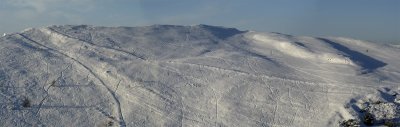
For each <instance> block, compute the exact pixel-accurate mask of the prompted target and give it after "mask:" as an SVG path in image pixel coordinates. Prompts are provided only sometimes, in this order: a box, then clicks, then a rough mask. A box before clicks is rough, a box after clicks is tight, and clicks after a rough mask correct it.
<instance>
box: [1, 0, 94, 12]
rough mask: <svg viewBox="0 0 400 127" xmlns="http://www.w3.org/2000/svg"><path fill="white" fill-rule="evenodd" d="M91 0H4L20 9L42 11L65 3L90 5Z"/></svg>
mask: <svg viewBox="0 0 400 127" xmlns="http://www.w3.org/2000/svg"><path fill="white" fill-rule="evenodd" d="M92 2H93V0H6V3H7V4H9V5H12V6H15V7H19V8H22V9H32V10H34V11H36V12H39V13H42V12H45V11H49V9H50V8H52V7H56V6H65V5H68V4H69V5H71V4H73V5H90V3H92Z"/></svg>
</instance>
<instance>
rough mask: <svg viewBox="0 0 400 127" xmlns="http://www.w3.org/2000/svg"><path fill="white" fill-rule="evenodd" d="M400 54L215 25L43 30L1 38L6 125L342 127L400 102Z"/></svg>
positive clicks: (0, 114)
mask: <svg viewBox="0 0 400 127" xmlns="http://www.w3.org/2000/svg"><path fill="white" fill-rule="evenodd" d="M399 52H400V49H399V48H395V47H391V46H385V45H379V44H375V43H370V42H365V41H360V40H354V39H349V38H313V37H298V36H291V35H285V34H280V33H260V32H254V31H240V30H237V29H233V28H224V27H216V26H208V25H196V26H173V25H153V26H146V27H93V26H87V25H79V26H72V25H65V26H50V27H45V28H32V29H27V30H25V31H23V32H21V33H13V34H7V35H5V36H3V37H1V38H0V100H1V101H0V125H1V126H42V125H44V126H83V127H86V126H140V127H141V126H149V127H155V126H202V127H203V126H204V127H205V126H229V127H233V126H237V127H244V126H308V127H310V126H338V125H339V124H338V123H339V122H340V121H343V120H347V119H356V118H357V117H360V113H358V112H357V105H359V104H358V102H360V103H361V102H364V101H365V102H366V101H368V100H369V101H387V102H390V104H394V105H395V106H396V105H397V106H398V103H394V102H393V101H392V100H393V99H395V98H396V95H397V94H398V93H399V91H400V88H399V86H400V68H399V67H400V55H399ZM390 93H394V94H393V95H387V94H390ZM391 96H394V98H393V97H392V98H391ZM392 102H393V103H392ZM399 109H400V108H399ZM392 114H393V113H392ZM399 114H400V113H399ZM394 115H396V113H394Z"/></svg>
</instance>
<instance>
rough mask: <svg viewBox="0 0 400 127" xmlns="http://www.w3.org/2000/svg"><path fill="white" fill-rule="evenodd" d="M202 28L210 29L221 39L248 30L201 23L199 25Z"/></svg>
mask: <svg viewBox="0 0 400 127" xmlns="http://www.w3.org/2000/svg"><path fill="white" fill-rule="evenodd" d="M199 26H200V27H201V28H204V29H206V30H208V31H210V32H211V33H212V34H213V35H214V36H216V37H218V38H221V39H227V38H229V37H232V36H234V35H237V34H241V33H245V32H246V31H240V30H237V29H235V28H225V27H218V26H209V25H204V24H201V25H199Z"/></svg>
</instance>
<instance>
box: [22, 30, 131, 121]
mask: <svg viewBox="0 0 400 127" xmlns="http://www.w3.org/2000/svg"><path fill="white" fill-rule="evenodd" d="M18 35H19V36H21V37H23V38H25V39H27V40H29V41H30V42H32V43H35V44H37V45H39V46H42V47H43V48H45V49H47V50H50V51H53V52H54V53H58V54H60V55H63V56H65V57H67V58H69V59H71V60H73V61H75V62H76V63H78V64H79V65H80V66H82V67H83V68H85V69H86V70H87V71H88V72H89V73H91V74H92V75H93V76H94V77H95V78H96V79H97V80H99V81H100V83H101V84H102V86H104V87H105V88H106V89H107V91H108V93H110V95H111V96H112V98H113V100H114V101H115V102H116V106H117V111H118V114H119V120H120V125H121V126H126V123H125V121H124V118H123V114H122V110H121V104H120V102H119V100H118V98H117V96H116V95H115V93H114V92H113V91H112V89H111V88H109V87H108V86H107V85H106V84H105V83H104V81H103V80H101V79H100V78H99V77H98V75H97V74H95V73H94V72H93V71H92V70H91V69H90V68H89V67H88V66H86V65H84V64H83V63H81V62H80V61H79V60H76V59H75V58H73V57H71V56H69V55H67V54H65V53H62V52H60V51H58V50H55V49H53V48H50V47H47V46H45V45H43V44H41V43H39V42H37V41H35V40H32V39H31V38H29V37H27V36H25V35H23V34H18ZM71 64H72V63H71Z"/></svg>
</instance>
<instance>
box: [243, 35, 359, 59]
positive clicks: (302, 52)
mask: <svg viewBox="0 0 400 127" xmlns="http://www.w3.org/2000/svg"><path fill="white" fill-rule="evenodd" d="M247 37H248V38H249V39H252V40H253V42H254V44H255V46H256V47H261V48H273V49H276V50H278V51H279V52H282V53H284V54H287V55H290V56H292V57H296V58H301V59H309V60H314V61H319V62H324V63H332V64H345V65H355V64H354V63H353V61H351V60H350V59H349V58H348V57H346V56H344V55H343V54H334V53H329V52H323V51H319V50H318V48H309V47H306V46H304V45H301V44H299V43H296V42H294V41H292V40H289V39H287V38H283V37H280V36H279V35H276V34H265V33H256V32H253V33H249V34H248V35H247ZM260 52H262V51H260Z"/></svg>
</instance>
